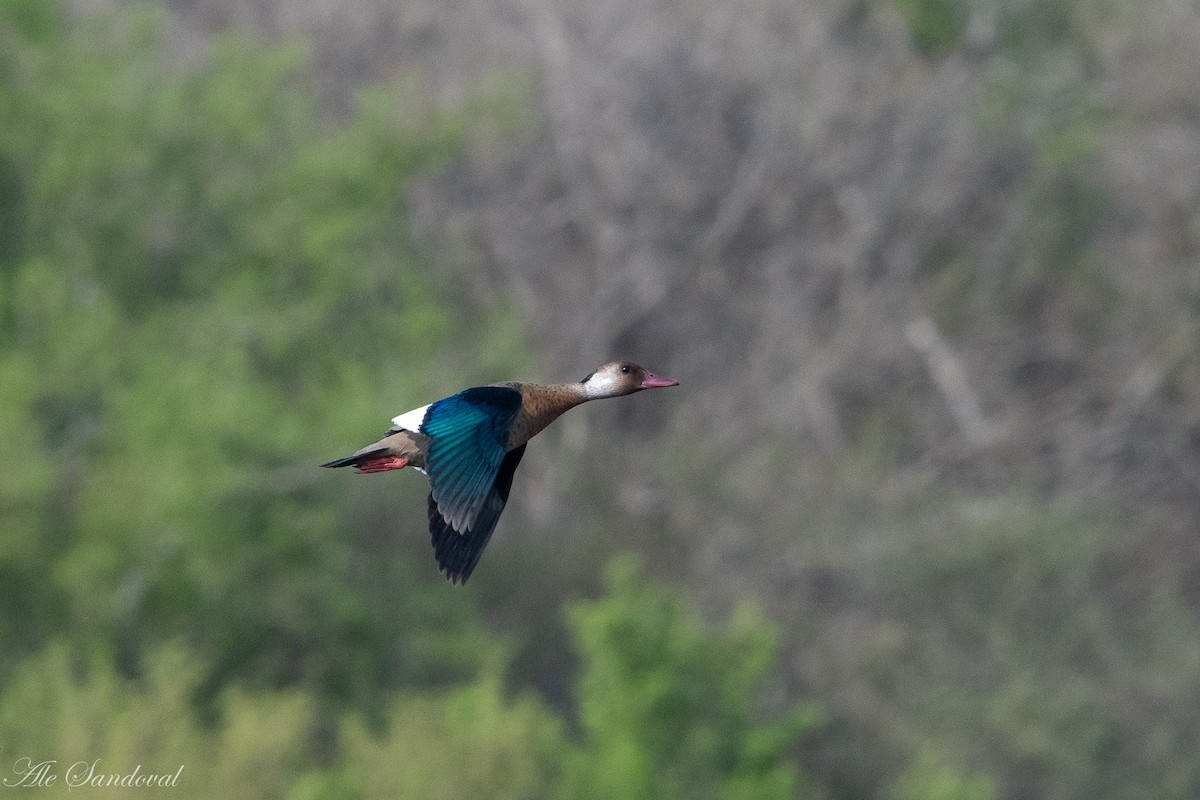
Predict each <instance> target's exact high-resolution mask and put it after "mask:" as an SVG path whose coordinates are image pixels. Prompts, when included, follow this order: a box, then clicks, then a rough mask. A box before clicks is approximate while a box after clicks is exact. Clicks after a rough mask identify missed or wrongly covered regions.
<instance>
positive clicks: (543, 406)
mask: <svg viewBox="0 0 1200 800" xmlns="http://www.w3.org/2000/svg"><path fill="white" fill-rule="evenodd" d="M511 385H512V387H513V388H514V389H516V390H517V391H519V392H520V393H521V410H520V411H519V412H517V418H516V419H515V420H513V424H512V428H511V429H510V432H509V437H508V449H509V450H511V449H513V448H514V447H520V446H521V445H523V444H525V443H526V442H528V441H529V440H530V439H532V438H533V437H534V436H536V435H538V434H539V433H541V432H542V431H543V430H545V429H546V426H547V425H549V424H550V423H551V422H554V420H556V419H558V418H559V416H561V415H562V414H563V412H565V411H568V410H570V409H572V408H574V407H575V406H577V405H579V404H580V403H585V402H587V401H588V400H589V399H590V398H589V397H588V396H587V392H586V391H585V389H584V387H583V384H582V383H558V384H553V385H550V386H543V385H541V384H536V383H516V384H511Z"/></svg>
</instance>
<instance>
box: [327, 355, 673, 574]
mask: <svg viewBox="0 0 1200 800" xmlns="http://www.w3.org/2000/svg"><path fill="white" fill-rule="evenodd" d="M678 385H679V382H678V381H673V380H671V379H670V378H663V377H661V376H659V375H655V374H654V373H653V372H648V371H646V370H644V369H642V368H641V367H639V366H638V365H637V364H633V363H630V362H628V361H613V362H611V363H608V364H605V365H604V366H602V367H600V368H598V369H597V370H596V371H595V372H593V373H591V374H589V375H588V376H587V377H586V378H584V379H583V380H581V381H579V382H578V383H559V384H551V385H541V384H536V383H494V384H491V385H490V386H476V387H474V388H472V389H466V390H464V391H461V392H459V393H458V394H456V395H453V396H451V397H447V398H445V399H443V400H438V401H437V402H436V403H430V404H429V405H427V406H422V407H421V408H415V409H413V410H412V411H409V412H407V413H405V414H401V415H400V416H398V417H395V418H393V419H392V426H391V428H389V429H388V432H387V433H385V434H384V435H383V438H382V439H380V440H379V441H377V442H375V443H374V444H370V445H367V446H366V447H364V448H362V449H361V450H359V451H357V452H356V453H354V454H353V455H349V456H346V457H345V458H339V459H337V460H335V461H330V462H329V463H327V464H322V465H321V466H323V467H355V468H356V471H358V472H361V473H375V472H387V471H389V470H394V469H404V468H405V467H412V468H413V469H416V470H418V471H419V472H422V473H424V474H425V475H427V476H428V478H429V501H428V514H429V532H430V534H432V536H433V552H434V555H435V557H436V558H437V562H438V567H439V568H440V569H441V571H442V574H444V575H445V576H446V579H447V580H449V581H450V582H451V583H452V584H455V585H460V584H464V583H466V582H467V578H469V577H471V571H472V570H474V569H475V565H476V564H477V563H478V562H479V556H480V554H481V553H482V552H483V548H484V547H485V546H486V545H487V543H488V539H490V538H491V537H492V531H494V530H495V529H496V522H497V521H498V520H499V519H500V512H501V511H503V510H504V504H505V503H506V502H508V493H509V490H510V489H511V488H512V481H513V473H515V472H516V471H517V465H518V464H520V463H521V456H523V455H524V454H525V444H526V442H528V441H529V440H530V439H532V438H533V437H534V436H536V435H537V434H539V433H541V432H542V431H543V430H545V428H546V426H547V425H549V424H550V423H551V422H553V421H554V420H555V419H557V418H558V417H559V416H560V415H561V414H562V413H563V412H564V411H567V410H568V409H571V408H574V407H575V406H577V405H580V404H581V403H586V402H587V401H589V400H599V399H600V398H604V397H621V396H622V395H627V394H633V393H634V392H640V391H642V390H643V389H659V388H662V387H666V386H678Z"/></svg>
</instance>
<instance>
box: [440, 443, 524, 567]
mask: <svg viewBox="0 0 1200 800" xmlns="http://www.w3.org/2000/svg"><path fill="white" fill-rule="evenodd" d="M523 455H525V445H521V446H520V447H518V448H515V449H514V450H512V451H511V452H509V453H508V454H507V455H506V456H504V460H503V461H502V462H501V463H500V469H499V470H498V471H497V472H496V480H495V482H494V483H493V484H492V487H491V489H490V490H489V491H488V493H487V497H486V499H485V502H484V503H483V506H482V507H481V508H480V510H479V515H478V516H477V517H476V518H475V522H474V524H473V525H472V526H471V527H470V528H469V529H468V530H466V531H464V532H463V533H459V532H457V531H456V530H454V528H452V527H451V526H450V524H449V523H448V522H447V521H446V519H445V518H444V517H443V516H442V513H441V510H440V509H439V508H438V504H437V501H436V500H435V499H434V497H433V492H430V493H429V533H430V535H431V536H432V537H433V554H434V557H435V558H437V563H438V568H439V569H441V571H442V572H443V573H444V574H445V576H446V579H447V580H449V581H450V582H451V583H454V584H463V583H466V582H467V578H469V577H471V572H472V570H474V569H475V565H476V564H478V563H479V556H480V555H482V554H483V548H484V547H485V546H486V545H487V543H488V540H489V539H491V538H492V532H493V531H495V530H496V523H497V522H498V521H499V519H500V512H501V511H503V510H504V505H505V503H507V502H508V493H509V490H511V489H512V482H513V474H514V473H516V471H517V465H518V464H520V463H521V456H523Z"/></svg>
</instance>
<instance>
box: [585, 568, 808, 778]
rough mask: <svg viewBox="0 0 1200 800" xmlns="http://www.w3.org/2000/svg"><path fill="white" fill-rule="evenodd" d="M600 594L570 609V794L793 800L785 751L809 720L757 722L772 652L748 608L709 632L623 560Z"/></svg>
mask: <svg viewBox="0 0 1200 800" xmlns="http://www.w3.org/2000/svg"><path fill="white" fill-rule="evenodd" d="M606 588H607V590H608V594H609V596H608V597H607V598H605V599H603V600H599V601H594V602H589V603H579V604H576V605H575V606H574V607H572V608H571V610H570V622H571V628H572V630H573V632H574V636H575V640H576V642H577V645H578V647H579V648H580V650H581V652H582V656H583V668H582V674H581V676H580V678H579V684H578V685H579V713H580V718H581V719H580V724H581V727H582V733H583V741H584V749H583V751H581V752H580V753H578V754H577V755H576V757H575V758H574V759H572V760H571V761H570V762H569V768H568V776H567V777H568V782H569V785H570V786H571V787H572V791H571V796H573V797H592V798H632V797H640V798H663V799H664V800H665V799H666V798H680V799H681V800H682V798H710V797H711V798H726V799H727V800H733V799H734V798H745V800H750V798H756V799H762V800H766V798H791V797H795V796H796V792H797V789H798V786H799V776H798V773H797V770H796V768H795V764H794V762H793V760H792V759H791V758H789V757H788V756H789V750H791V749H792V748H794V746H795V744H796V743H797V741H798V740H799V739H800V738H801V737H802V736H803V735H804V734H805V733H807V732H810V731H811V730H812V729H813V728H814V727H815V726H816V724H817V716H816V713H815V710H814V709H812V708H809V707H801V708H796V709H791V710H788V711H786V712H784V713H783V714H782V719H781V720H780V721H779V722H775V723H772V724H767V725H763V724H761V723H760V722H759V721H758V720H759V717H760V716H761V715H760V714H759V713H757V712H756V708H755V706H756V701H757V699H758V697H759V695H760V693H761V692H762V690H763V683H764V681H765V680H766V679H767V678H768V677H769V675H770V671H771V668H772V665H773V664H774V662H775V659H776V656H777V654H778V636H777V634H776V633H775V631H774V630H773V629H772V628H771V626H769V625H768V624H766V622H765V621H764V620H763V618H762V617H761V615H760V614H759V613H758V612H757V611H756V610H755V609H753V608H752V607H749V606H747V607H744V608H742V609H740V610H739V611H738V612H737V613H736V614H735V615H734V616H733V617H732V618H731V619H730V620H729V622H728V624H727V626H726V627H725V628H723V629H717V630H713V629H710V628H708V627H706V626H705V625H703V624H702V623H701V621H700V620H699V619H698V618H697V616H696V614H695V612H694V611H692V610H691V609H690V608H689V607H688V606H687V605H686V604H685V602H684V599H683V598H682V597H681V596H680V595H678V594H677V593H675V592H671V591H669V590H668V589H666V588H665V587H660V586H653V585H649V584H647V583H646V582H645V580H644V579H643V577H642V575H641V572H640V568H639V567H638V565H637V563H636V562H635V561H633V560H632V559H628V558H620V559H617V560H615V561H613V562H612V563H611V564H610V565H609V569H608V572H607V576H606Z"/></svg>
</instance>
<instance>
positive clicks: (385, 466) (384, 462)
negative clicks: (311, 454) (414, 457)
mask: <svg viewBox="0 0 1200 800" xmlns="http://www.w3.org/2000/svg"><path fill="white" fill-rule="evenodd" d="M321 466H322V467H330V468H335V469H336V468H337V467H358V471H359V472H362V473H372V472H387V471H388V470H393V469H404V468H405V467H407V466H408V459H406V458H403V457H398V456H393V455H388V449H387V448H386V447H380V448H375V449H372V450H366V451H363V450H360V451H359V452H357V453H355V454H354V455H352V456H346V457H345V458H338V459H335V460H333V461H330V462H327V463H325V464H322V465H321Z"/></svg>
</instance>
